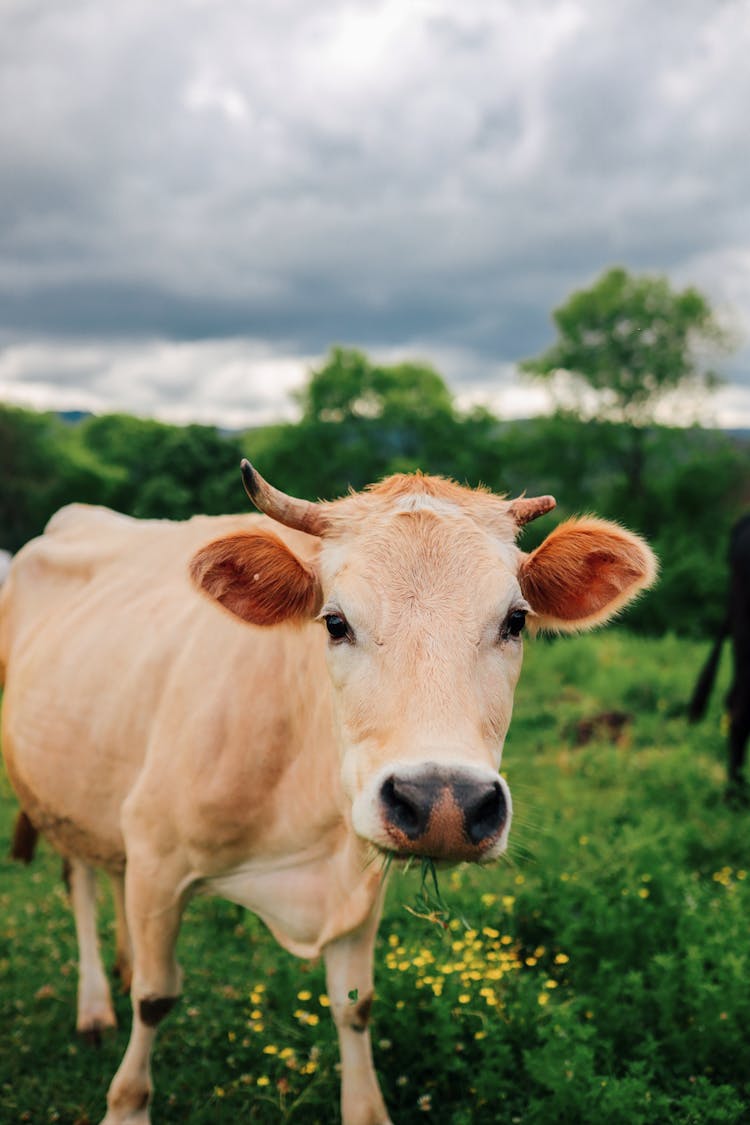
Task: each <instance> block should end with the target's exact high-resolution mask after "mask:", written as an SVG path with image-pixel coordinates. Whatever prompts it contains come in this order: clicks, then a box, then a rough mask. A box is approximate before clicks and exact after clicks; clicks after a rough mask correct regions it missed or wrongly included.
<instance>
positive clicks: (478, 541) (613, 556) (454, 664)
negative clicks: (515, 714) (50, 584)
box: [191, 461, 656, 861]
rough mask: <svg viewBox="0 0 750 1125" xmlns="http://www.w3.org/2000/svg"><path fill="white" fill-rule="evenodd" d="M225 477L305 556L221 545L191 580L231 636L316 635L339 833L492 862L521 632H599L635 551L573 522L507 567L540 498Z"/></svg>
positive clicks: (637, 542) (410, 479)
mask: <svg viewBox="0 0 750 1125" xmlns="http://www.w3.org/2000/svg"><path fill="white" fill-rule="evenodd" d="M242 471H243V478H244V481H245V486H246V488H247V491H248V494H249V495H250V497H251V498H252V500H253V501H254V503H255V504H256V505H257V507H258V508H260V510H261V511H263V512H265V513H266V514H267V515H269V516H272V517H273V518H274V519H275V520H277V521H278V522H279V523H282V524H284V525H286V526H287V527H291V528H295V529H297V530H298V531H303V532H306V533H307V534H308V535H310V536H314V537H315V546H316V547H317V549H315V550H312V551H309V552H307V553H306V554H305V555H304V557H303V556H302V553H300V554H295V553H294V552H293V551H292V550H291V549H290V547H289V546H288V545H287V544H286V543H284V542H282V540H281V539H280V538H278V537H277V536H275V535H274V534H272V533H270V532H268V531H263V530H258V531H256V532H248V533H239V534H235V535H231V536H228V537H226V538H224V539H219V540H216V541H215V542H213V543H209V544H208V545H207V546H206V547H204V548H203V549H202V550H201V551H200V552H199V553H198V554H197V555H196V557H195V558H194V560H193V563H192V568H191V573H192V576H193V579H194V581H195V582H196V583H197V585H198V586H200V587H201V588H202V589H203V590H205V591H206V592H207V593H208V594H210V595H211V596H212V597H213V598H215V599H216V600H217V601H219V602H220V603H222V604H223V605H224V606H225V607H226V608H227V609H229V610H231V612H232V613H234V614H236V615H237V616H238V617H241V618H243V619H244V620H245V621H248V622H251V623H253V624H255V625H264V626H269V625H277V624H279V623H281V622H284V621H305V620H317V621H318V622H319V627H320V628H321V630H324V631H325V633H326V634H327V642H326V643H327V648H328V666H329V670H330V674H331V680H332V683H333V694H334V699H335V708H336V714H337V717H338V727H339V735H340V742H341V753H342V777H343V784H344V789H345V791H346V793H347V795H348V797H349V798H350V800H351V802H352V821H353V825H354V828H355V830H356V832H357V833H358V834H359V835H360V836H361V837H363V838H364V839H366V840H368V841H370V842H371V843H373V844H375V845H376V846H377V847H379V848H381V849H383V850H385V851H389V852H392V853H396V854H398V855H413V854H416V855H424V856H431V857H433V858H440V859H449V860H463V859H473V860H483V861H484V860H489V859H493V858H495V857H496V856H498V855H499V854H500V853H501V852H502V851H503V850H504V848H505V845H506V842H507V837H508V831H509V828H510V819H511V798H510V791H509V789H508V786H507V783H506V782H505V780H504V779H503V778H501V777H500V776H499V774H498V770H499V766H500V759H501V756H502V750H503V743H504V740H505V735H506V733H507V730H508V725H509V723H510V717H511V711H512V707H513V692H514V690H515V686H516V682H517V680H518V676H519V673H520V670H521V659H522V650H523V641H522V634H523V630H524V626H525V624H527V623H528V625H529V626H530V627H531V628H532V629H537V628H542V629H552V630H557V631H574V630H579V629H586V628H589V627H591V626H593V625H598V624H601V623H602V622H604V621H606V620H608V619H609V618H610V617H611V616H612V615H613V614H614V613H616V612H617V611H618V610H619V609H622V607H623V606H624V605H626V603H627V602H629V601H630V600H631V599H632V598H633V597H634V596H635V595H636V594H637V593H638V592H639V591H640V590H642V589H643V588H644V587H645V586H647V585H648V584H649V583H650V582H652V581H653V579H654V577H655V574H656V562H655V559H654V556H653V554H652V552H651V550H650V549H649V547H648V546H647V545H646V544H645V543H644V542H643V540H641V539H639V538H638V537H637V536H635V535H633V534H631V533H630V532H628V531H625V530H624V529H623V528H621V527H618V526H617V525H616V524H613V523H607V522H604V521H603V520H598V519H593V518H583V519H577V520H569V521H568V522H566V523H563V524H561V525H560V526H559V527H557V528H556V529H555V530H554V531H553V532H552V533H551V534H550V535H549V536H548V537H547V539H545V540H544V542H543V543H542V544H541V546H540V547H537V549H536V550H535V551H532V552H531V553H530V554H525V553H524V552H523V551H521V550H519V548H518V547H517V546H516V543H515V539H516V534H517V532H518V529H519V528H520V527H521V526H522V525H523V524H524V523H527V522H528V521H529V520H531V519H534V518H536V517H537V516H539V515H542V514H544V513H545V512H547V511H549V510H550V509H551V508H553V507H554V504H555V501H554V500H553V498H552V497H551V496H543V497H539V498H535V499H531V498H520V499H516V500H505V499H502V498H500V497H498V496H495V495H493V494H492V493H490V492H486V491H481V490H477V491H475V490H472V489H468V488H462V487H460V486H459V485H457V484H454V483H453V482H451V481H447V480H443V479H441V478H436V477H428V476H421V475H416V476H405V475H399V476H394V477H390V478H389V479H387V480H385V481H383V482H382V483H380V484H378V485H375V486H373V487H372V488H370V489H368V490H367V491H365V492H363V493H356V494H353V495H350V496H346V497H344V498H343V499H341V500H336V501H334V502H331V503H320V504H312V503H309V502H308V501H303V500H297V499H294V498H292V497H289V496H286V495H285V494H283V493H280V492H278V491H277V490H276V489H274V488H272V487H271V486H270V485H269V484H267V483H266V482H265V481H264V480H263V478H262V477H261V476H260V475H259V474H258V473H257V472H255V470H254V469H253V468H252V467H251V466H250V465H249V463H248V462H246V461H244V462H243V465H242ZM527 619H528V621H527Z"/></svg>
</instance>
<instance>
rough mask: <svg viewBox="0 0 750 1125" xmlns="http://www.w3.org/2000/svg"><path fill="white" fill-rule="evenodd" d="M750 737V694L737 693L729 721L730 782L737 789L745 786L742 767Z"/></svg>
mask: <svg viewBox="0 0 750 1125" xmlns="http://www.w3.org/2000/svg"><path fill="white" fill-rule="evenodd" d="M748 738H750V696H748V695H745V696H744V697H742V696H741V692H740V691H737V692H736V693H735V697H734V702H733V705H732V708H731V712H730V722H729V784H730V786H731V787H732V788H734V789H736V790H741V789H742V788H744V778H743V774H742V769H743V766H744V764H745V753H746V751H747V741H748Z"/></svg>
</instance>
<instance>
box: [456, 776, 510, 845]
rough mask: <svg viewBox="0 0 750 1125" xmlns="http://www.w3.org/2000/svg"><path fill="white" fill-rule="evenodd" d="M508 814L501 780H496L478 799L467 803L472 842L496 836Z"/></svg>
mask: <svg viewBox="0 0 750 1125" xmlns="http://www.w3.org/2000/svg"><path fill="white" fill-rule="evenodd" d="M506 815H507V809H506V806H505V797H504V796H503V791H502V788H501V786H500V782H499V781H495V782H493V783H492V785H491V786H489V788H488V789H487V790H486V791H485V792H484V793H483V794H482V795H481V796H480V797H479V798H478V799H476V800H474V801H472V803H471V804H467V805H466V812H465V816H466V834H467V835H468V837H469V839H470V840H471V842H472V844H481V843H482V842H483V841H484V840H488V839H489V838H490V837H491V836H496V835H497V833H498V832H499V831H500V829H501V828H502V826H503V823H504V821H505V817H506Z"/></svg>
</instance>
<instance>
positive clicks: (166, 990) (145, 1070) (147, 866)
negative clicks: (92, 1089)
mask: <svg viewBox="0 0 750 1125" xmlns="http://www.w3.org/2000/svg"><path fill="white" fill-rule="evenodd" d="M184 887H185V881H184V878H181V877H180V875H179V874H178V873H176V872H175V871H174V870H171V871H170V870H169V865H168V864H166V863H164V862H163V861H159V860H157V859H156V857H148V859H146V858H145V857H143V856H141V857H140V859H137V858H135V857H134V856H133V855H132V854H131V853H130V852H129V853H128V864H127V870H126V874H125V904H126V909H127V919H128V929H129V931H130V937H131V940H132V943H133V980H132V986H131V991H130V995H131V1000H132V1005H133V1024H132V1028H131V1032H130V1041H129V1042H128V1046H127V1050H126V1051H125V1055H124V1056H123V1060H122V1062H121V1063H120V1066H119V1068H118V1070H117V1073H116V1074H115V1076H114V1078H113V1079H112V1083H111V1085H110V1087H109V1092H108V1094H107V1116H106V1117H105V1118H104V1121H103V1122H102V1125H148V1123H149V1121H150V1117H149V1102H150V1100H151V1092H152V1088H153V1087H152V1082H151V1069H150V1059H151V1049H152V1047H153V1043H154V1039H155V1038H156V1030H157V1026H158V1024H159V1023H160V1022H161V1020H162V1019H163V1018H164V1016H165V1015H166V1014H167V1012H169V1011H170V1009H171V1008H172V1007H173V1006H174V1004H175V1002H176V1001H177V998H178V996H179V993H180V982H181V974H180V969H179V967H178V965H177V962H176V960H175V944H176V941H177V933H178V931H179V928H180V919H181V917H182V910H183V906H184V902H185V895H184Z"/></svg>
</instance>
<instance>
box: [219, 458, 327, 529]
mask: <svg viewBox="0 0 750 1125" xmlns="http://www.w3.org/2000/svg"><path fill="white" fill-rule="evenodd" d="M240 468H241V470H242V483H243V484H244V486H245V492H247V494H248V496H249V497H250V499H251V500H252V502H253V504H255V507H256V508H258V509H259V510H260V511H261V512H265V514H266V515H267V516H271V518H272V519H275V520H278V522H279V523H283V524H284V525H285V526H286V527H293V528H296V530H297V531H306V532H307V534H308V535H322V534H323V532H324V531H325V527H326V519H325V516H324V515H323V512H322V510H321V506H320V504H313V503H312V502H311V501H310V500H298V499H297V498H296V497H295V496H287V494H286V493H285V492H279V490H278V488H274V487H273V485H271V484H269V483H268V481H265V480H263V477H262V476H261V475H260V473H259V472H258V471H257V470H256V469H254V468H253V466H252V465H251V464H250V462H249V461H248V460H246V458H244V457H243V459H242V461H241V463H240Z"/></svg>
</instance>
